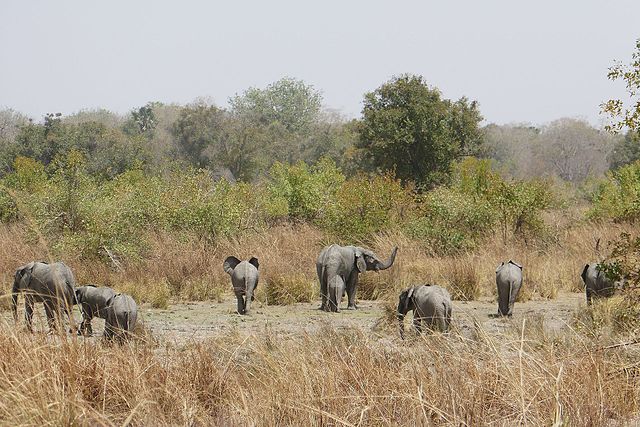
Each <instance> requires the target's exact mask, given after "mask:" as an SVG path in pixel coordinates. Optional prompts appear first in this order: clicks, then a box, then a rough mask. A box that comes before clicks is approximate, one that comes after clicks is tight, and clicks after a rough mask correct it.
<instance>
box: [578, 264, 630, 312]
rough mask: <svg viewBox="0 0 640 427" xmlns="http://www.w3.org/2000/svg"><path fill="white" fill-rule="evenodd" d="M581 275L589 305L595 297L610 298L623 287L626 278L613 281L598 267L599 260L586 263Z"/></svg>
mask: <svg viewBox="0 0 640 427" xmlns="http://www.w3.org/2000/svg"><path fill="white" fill-rule="evenodd" d="M580 277H582V281H583V282H584V285H585V292H586V294H587V305H590V304H591V300H592V299H593V298H594V297H595V298H599V297H607V298H608V297H611V296H613V293H614V292H615V290H616V289H619V288H621V287H622V286H623V285H624V282H625V279H624V278H622V279H620V280H617V281H613V280H611V279H610V278H608V277H607V275H606V273H605V272H604V271H600V269H598V263H597V262H593V263H591V264H587V265H585V266H584V268H583V269H582V274H581V275H580Z"/></svg>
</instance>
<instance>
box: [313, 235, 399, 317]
mask: <svg viewBox="0 0 640 427" xmlns="http://www.w3.org/2000/svg"><path fill="white" fill-rule="evenodd" d="M397 252H398V248H397V247H395V248H393V251H392V252H391V256H389V258H388V259H387V260H386V261H384V262H382V261H380V260H379V259H378V257H377V256H376V255H375V254H374V253H373V252H372V251H370V250H368V249H364V248H361V247H359V246H340V245H335V244H334V245H331V246H327V247H325V248H324V249H322V251H321V252H320V255H318V259H317V261H316V271H317V273H318V280H319V281H320V294H321V295H322V305H321V306H320V309H321V310H324V311H333V312H339V311H340V300H341V299H342V297H343V296H344V292H345V291H346V293H347V298H348V301H349V304H348V306H347V309H349V310H353V309H356V308H357V307H356V288H357V287H358V274H360V273H364V272H365V271H370V270H374V271H379V270H386V269H387V268H389V267H391V266H392V265H393V262H394V261H395V259H396V253H397Z"/></svg>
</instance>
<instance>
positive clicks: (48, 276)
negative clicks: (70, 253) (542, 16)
mask: <svg viewBox="0 0 640 427" xmlns="http://www.w3.org/2000/svg"><path fill="white" fill-rule="evenodd" d="M75 284H76V281H75V278H74V277H73V273H72V272H71V269H70V268H69V267H67V266H66V265H65V264H64V263H62V262H56V263H53V264H48V263H46V262H30V263H28V264H25V265H23V266H21V267H19V268H18V269H17V270H16V273H15V277H14V281H13V289H12V293H13V295H12V311H13V318H14V320H15V321H16V322H17V321H18V294H19V293H20V292H24V294H25V299H24V306H25V320H26V323H27V329H28V330H29V331H32V330H33V326H32V319H33V304H34V303H36V302H41V303H43V304H44V310H45V313H46V315H47V322H48V324H49V330H50V331H52V332H53V331H54V330H56V325H57V323H56V319H57V320H58V321H60V320H61V317H62V313H66V315H67V317H68V319H69V324H70V326H71V328H72V329H75V322H74V320H73V315H72V309H73V305H74V303H75V292H74V287H75Z"/></svg>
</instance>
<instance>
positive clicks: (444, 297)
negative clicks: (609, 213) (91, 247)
mask: <svg viewBox="0 0 640 427" xmlns="http://www.w3.org/2000/svg"><path fill="white" fill-rule="evenodd" d="M397 252H398V248H397V247H396V248H394V249H393V251H392V252H391V255H390V256H389V258H388V259H387V260H385V261H381V260H380V259H379V258H378V257H377V256H376V255H375V254H374V253H373V252H372V251H370V250H368V249H365V248H362V247H358V246H340V245H335V244H334V245H331V246H327V247H325V248H324V249H323V250H322V251H321V252H320V254H319V255H318V259H317V261H316V271H317V274H318V280H319V282H320V294H321V295H322V305H321V306H320V309H321V310H324V311H329V312H339V311H340V302H341V300H342V298H343V297H344V295H345V294H346V295H347V301H348V305H347V309H348V310H354V309H357V307H356V290H357V286H358V275H359V274H360V273H364V272H365V271H380V270H386V269H388V268H389V267H391V266H392V265H393V263H394V261H395V258H396V254H397ZM259 266H260V264H259V262H258V259H257V258H255V257H253V258H251V259H249V260H248V261H240V260H239V259H238V258H236V257H234V256H230V257H228V258H227V259H226V260H225V261H224V263H223V268H224V271H225V272H226V273H228V274H229V275H230V276H231V283H232V285H233V290H234V293H235V296H236V299H237V312H238V314H248V313H249V310H250V307H251V302H252V301H253V300H254V292H255V290H256V287H257V286H258V281H259ZM581 277H582V280H583V282H584V284H585V289H586V296H587V303H588V304H590V303H591V300H592V298H594V297H608V296H611V295H613V293H614V290H615V289H616V288H619V287H621V286H622V285H623V281H619V282H614V281H612V280H611V279H610V278H609V277H607V275H606V274H605V273H604V272H603V271H601V270H599V268H598V264H597V263H591V264H587V265H585V267H584V269H583V271H582V274H581ZM496 286H497V291H498V314H499V315H501V316H511V315H512V313H513V306H514V303H515V301H516V298H517V297H518V293H519V292H520V289H521V287H522V266H521V265H520V264H518V263H516V262H515V261H512V260H509V261H507V262H502V263H500V265H499V266H498V268H497V269H496ZM20 292H24V293H25V318H26V323H27V328H28V329H29V330H31V328H32V316H33V304H34V302H42V303H43V304H44V308H45V312H46V316H47V321H48V323H49V328H50V329H51V330H55V328H56V317H57V320H61V315H62V313H66V314H67V316H68V317H69V322H70V324H71V325H72V328H74V326H75V322H74V320H73V315H72V308H73V305H79V306H80V311H81V313H82V323H81V324H80V328H79V329H78V334H80V335H91V334H92V328H91V320H92V319H93V318H94V317H99V318H102V319H105V329H104V337H105V338H106V339H113V338H117V339H119V340H122V339H125V338H127V337H128V336H129V334H130V332H131V331H132V330H133V328H134V327H135V324H136V321H137V306H136V303H135V301H134V300H133V298H132V297H131V296H129V295H126V294H122V293H116V292H115V291H114V290H113V289H111V288H109V287H106V286H100V287H99V286H96V285H85V286H78V287H76V285H75V279H74V276H73V273H72V272H71V269H70V268H69V267H68V266H66V265H65V264H64V263H62V262H57V263H53V264H48V263H46V262H30V263H28V264H25V265H23V266H21V267H19V268H18V269H17V270H16V273H15V280H14V284H13V290H12V293H13V294H12V302H13V305H12V309H13V316H14V319H15V320H16V321H17V301H18V294H19V293H20ZM409 311H413V324H414V327H415V329H416V331H417V332H418V333H420V332H422V331H423V330H424V329H425V328H426V329H429V330H439V331H442V332H446V331H448V330H449V327H450V325H451V318H452V303H451V295H450V294H449V292H448V291H447V290H446V289H445V288H443V287H441V286H438V285H433V284H420V285H415V286H412V287H410V288H408V289H405V290H403V291H402V293H401V294H400V296H399V299H398V308H397V318H398V322H399V331H400V336H401V337H402V338H403V339H404V317H405V316H406V315H407V313H408V312H409Z"/></svg>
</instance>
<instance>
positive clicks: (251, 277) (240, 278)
mask: <svg viewBox="0 0 640 427" xmlns="http://www.w3.org/2000/svg"><path fill="white" fill-rule="evenodd" d="M259 266H260V264H259V263H258V258H256V257H253V258H251V259H250V260H249V261H240V260H239V259H238V258H236V257H234V256H230V257H228V258H227V259H225V260H224V264H223V265H222V267H223V268H224V271H225V272H226V273H227V274H229V275H230V276H231V284H232V285H233V292H234V293H235V294H236V299H237V300H238V314H249V308H250V307H251V301H253V299H254V297H253V293H254V292H255V290H256V288H257V287H258V279H259V278H260V275H259V273H258V267H259Z"/></svg>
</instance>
